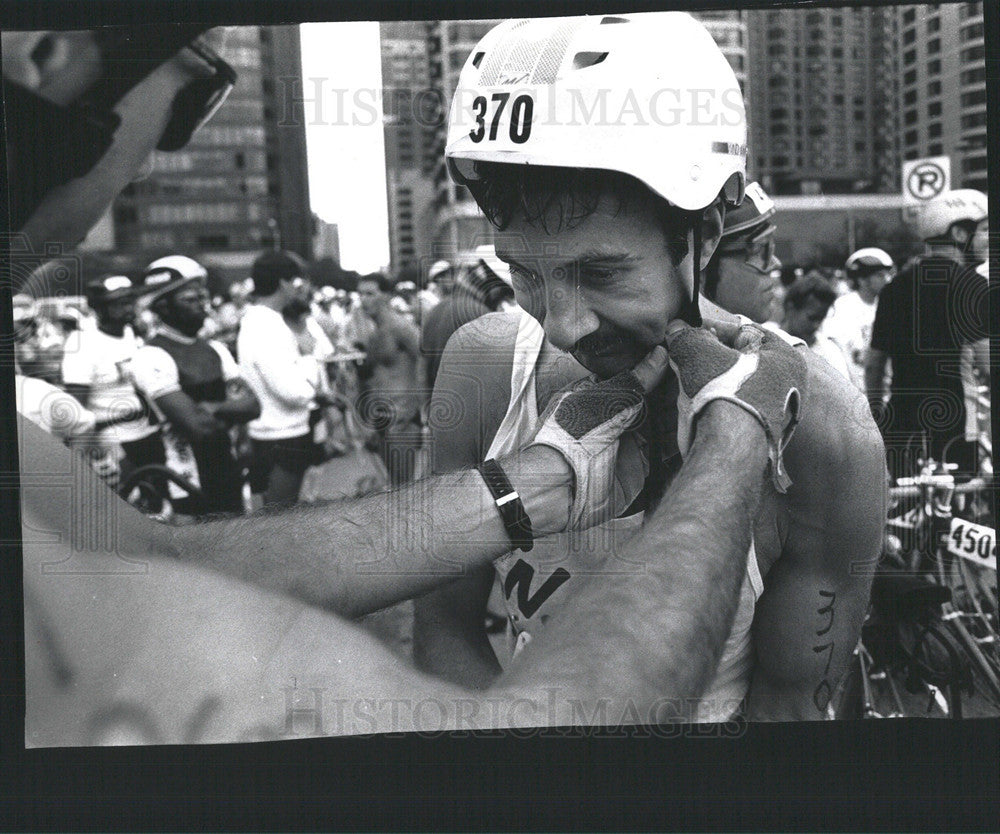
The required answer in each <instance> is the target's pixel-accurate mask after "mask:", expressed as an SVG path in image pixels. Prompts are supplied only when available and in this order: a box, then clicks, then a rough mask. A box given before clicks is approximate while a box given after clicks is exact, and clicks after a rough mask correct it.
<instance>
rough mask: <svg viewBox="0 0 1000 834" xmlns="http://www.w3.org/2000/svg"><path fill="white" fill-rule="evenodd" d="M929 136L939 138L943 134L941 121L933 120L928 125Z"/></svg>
mask: <svg viewBox="0 0 1000 834" xmlns="http://www.w3.org/2000/svg"><path fill="white" fill-rule="evenodd" d="M927 136H928V138H930V139H938V138H940V136H941V122H931V123H930V124H929V125H927Z"/></svg>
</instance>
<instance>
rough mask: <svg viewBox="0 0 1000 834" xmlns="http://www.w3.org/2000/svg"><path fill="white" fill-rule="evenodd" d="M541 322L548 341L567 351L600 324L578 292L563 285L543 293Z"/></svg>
mask: <svg viewBox="0 0 1000 834" xmlns="http://www.w3.org/2000/svg"><path fill="white" fill-rule="evenodd" d="M542 324H543V328H544V330H545V335H546V336H547V337H548V340H549V341H550V342H552V344H553V345H554V346H555V347H557V348H559V350H570V349H571V348H573V346H574V345H576V343H577V342H579V341H580V339H582V338H583V337H584V336H587V335H589V334H591V333H593V332H594V331H595V330H597V328H598V327H599V326H600V322H599V321H598V319H597V316H596V315H595V314H594V312H593V311H592V310H591V309H590V307H589V306H588V305H587V304H586V302H585V300H584V299H583V297H582V295H581V294H580V293H579V292H577V291H575V290H574V289H572V288H570V287H568V286H566V285H565V284H561V285H559V286H556V287H553V288H552V289H551V290H550V291H549V292H548V293H546V297H545V320H544V322H543V323H542Z"/></svg>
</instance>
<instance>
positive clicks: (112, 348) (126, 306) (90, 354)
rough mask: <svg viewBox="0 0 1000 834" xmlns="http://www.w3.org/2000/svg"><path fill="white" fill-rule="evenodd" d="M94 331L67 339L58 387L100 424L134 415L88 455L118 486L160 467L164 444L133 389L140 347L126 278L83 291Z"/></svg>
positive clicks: (105, 279)
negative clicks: (94, 321)
mask: <svg viewBox="0 0 1000 834" xmlns="http://www.w3.org/2000/svg"><path fill="white" fill-rule="evenodd" d="M84 293H85V295H86V297H87V303H88V304H89V305H90V308H91V309H92V310H93V311H94V315H95V316H96V317H97V327H96V328H93V329H87V330H82V329H81V330H77V331H74V332H73V333H71V334H70V335H69V336H68V337H67V339H66V342H65V345H64V347H63V359H62V381H63V385H64V386H65V388H66V391H67V392H68V393H70V394H72V395H73V396H74V397H76V399H78V400H79V401H80V403H81V405H83V406H84V407H85V408H88V409H90V410H91V411H93V412H94V415H95V417H96V418H97V420H98V421H99V422H111V421H114V420H117V419H118V418H123V417H125V416H127V415H128V414H129V413H134V415H135V416H134V419H132V420H128V421H126V422H120V423H118V424H117V425H109V426H108V427H107V428H104V429H102V430H101V431H99V432H98V434H97V437H96V439H95V441H96V442H95V444H94V445H93V447H92V448H91V450H90V452H91V454H92V456H94V457H95V462H98V461H100V463H99V465H100V466H101V467H102V471H107V472H110V471H113V467H112V464H114V463H117V465H118V468H119V471H120V472H119V478H118V480H119V482H124V481H125V480H127V479H128V477H129V475H131V474H132V472H134V471H135V470H136V469H138V468H139V467H141V466H146V465H148V464H151V463H160V462H162V458H163V444H162V442H161V441H160V437H159V432H158V431H157V429H156V426H154V425H153V424H152V423H151V422H150V420H149V418H148V416H147V414H146V409H145V407H144V405H143V403H142V401H141V400H140V398H139V396H138V394H137V393H136V391H135V388H134V387H133V385H132V370H131V363H132V361H133V360H134V359H135V355H136V352H137V351H138V350H139V347H140V345H141V342H140V341H139V339H138V337H137V336H136V335H135V333H134V331H133V330H132V321H133V319H134V318H135V300H136V295H135V287H134V286H133V285H132V281H131V279H129V278H128V277H127V276H125V275H112V274H109V275H102V276H100V277H98V278H95V279H93V280H91V281H90V282H88V283H87V285H86V286H85V287H84Z"/></svg>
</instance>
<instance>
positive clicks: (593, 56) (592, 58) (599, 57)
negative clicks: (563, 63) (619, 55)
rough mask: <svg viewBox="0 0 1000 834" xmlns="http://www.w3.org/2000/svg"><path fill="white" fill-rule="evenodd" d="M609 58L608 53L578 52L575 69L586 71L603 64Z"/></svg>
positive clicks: (574, 63) (574, 62) (574, 60)
mask: <svg viewBox="0 0 1000 834" xmlns="http://www.w3.org/2000/svg"><path fill="white" fill-rule="evenodd" d="M607 57H608V53H607V52H577V53H576V57H575V58H574V59H573V69H578V70H579V69H586V68H587V67H592V66H594V65H595V64H599V63H601V61H603V60H604V59H605V58H607Z"/></svg>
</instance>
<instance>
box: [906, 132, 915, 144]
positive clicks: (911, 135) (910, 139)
mask: <svg viewBox="0 0 1000 834" xmlns="http://www.w3.org/2000/svg"><path fill="white" fill-rule="evenodd" d="M903 144H904V145H916V144H917V131H915V130H908V131H906V133H904V134H903Z"/></svg>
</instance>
